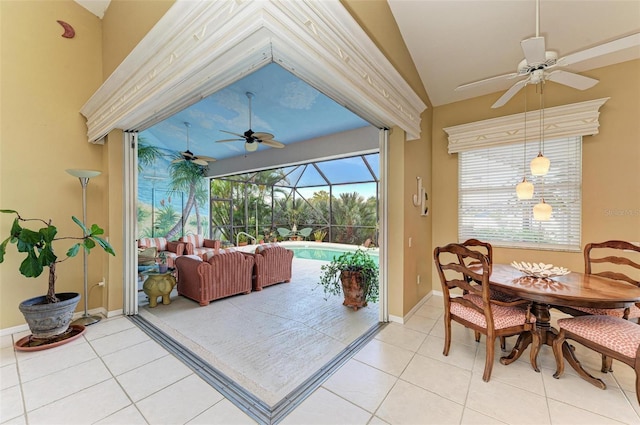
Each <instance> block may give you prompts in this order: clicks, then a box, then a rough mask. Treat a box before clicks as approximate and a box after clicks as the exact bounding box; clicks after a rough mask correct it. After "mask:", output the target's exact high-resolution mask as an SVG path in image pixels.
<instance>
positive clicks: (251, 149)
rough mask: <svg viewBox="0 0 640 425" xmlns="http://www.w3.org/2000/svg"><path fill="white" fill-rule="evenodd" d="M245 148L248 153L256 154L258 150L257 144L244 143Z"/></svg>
mask: <svg viewBox="0 0 640 425" xmlns="http://www.w3.org/2000/svg"><path fill="white" fill-rule="evenodd" d="M244 148H245V150H246V151H247V152H255V151H257V150H258V143H257V142H244Z"/></svg>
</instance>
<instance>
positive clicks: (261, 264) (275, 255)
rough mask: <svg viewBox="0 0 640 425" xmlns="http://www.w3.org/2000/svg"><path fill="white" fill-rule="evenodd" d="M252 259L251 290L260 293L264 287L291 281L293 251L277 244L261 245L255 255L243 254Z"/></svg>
mask: <svg viewBox="0 0 640 425" xmlns="http://www.w3.org/2000/svg"><path fill="white" fill-rule="evenodd" d="M245 255H246V256H249V257H253V259H254V261H255V267H254V272H253V275H254V276H253V290H254V291H261V290H262V288H264V287H265V286H269V285H273V284H276V283H281V282H290V281H291V265H292V263H293V251H291V250H290V249H287V248H285V247H283V246H281V245H278V244H275V243H274V244H271V243H270V244H262V245H260V246H258V247H257V248H256V251H255V253H245Z"/></svg>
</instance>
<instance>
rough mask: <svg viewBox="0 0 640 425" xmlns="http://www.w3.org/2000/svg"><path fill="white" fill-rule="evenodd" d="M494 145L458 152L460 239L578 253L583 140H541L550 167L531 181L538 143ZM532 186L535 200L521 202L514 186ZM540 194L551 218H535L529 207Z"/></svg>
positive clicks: (531, 206) (578, 138)
mask: <svg viewBox="0 0 640 425" xmlns="http://www.w3.org/2000/svg"><path fill="white" fill-rule="evenodd" d="M523 150H524V143H516V144H511V145H505V146H502V145H500V146H493V147H486V148H481V149H474V150H469V151H466V152H460V153H458V161H459V163H458V170H459V175H458V237H459V240H460V241H465V240H467V239H469V238H476V239H480V240H484V241H487V242H491V243H492V244H493V245H496V246H503V247H515V248H535V249H554V250H568V251H580V249H581V247H580V230H581V222H582V220H581V216H582V210H581V207H582V201H581V181H582V137H571V138H564V139H559V140H551V141H545V143H544V155H545V156H546V157H547V158H549V159H550V161H551V168H550V170H549V173H548V174H547V175H546V176H544V177H534V176H532V175H531V172H530V171H529V162H530V161H531V160H532V159H533V158H534V157H535V156H537V154H538V151H539V144H538V143H537V142H528V143H527V152H526V154H524V151H523ZM524 169H526V176H527V180H528V181H530V182H532V183H533V184H534V186H535V190H534V194H533V199H530V200H519V199H518V197H517V196H516V185H517V184H518V183H519V182H521V181H522V177H523V176H524V175H525V173H524ZM543 196H544V199H545V202H546V203H548V204H549V205H551V207H552V208H553V212H552V214H551V220H549V221H536V220H534V219H533V207H534V205H535V204H537V203H538V202H540V199H541V197H543Z"/></svg>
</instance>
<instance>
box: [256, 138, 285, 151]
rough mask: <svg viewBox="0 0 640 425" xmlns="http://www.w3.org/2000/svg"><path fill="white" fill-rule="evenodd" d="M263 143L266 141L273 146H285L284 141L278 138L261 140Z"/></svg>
mask: <svg viewBox="0 0 640 425" xmlns="http://www.w3.org/2000/svg"><path fill="white" fill-rule="evenodd" d="M261 142H262V143H264V144H265V145H267V146H271V147H272V148H278V149H281V148H284V143H281V142H278V141H277V140H273V139H266V140H261Z"/></svg>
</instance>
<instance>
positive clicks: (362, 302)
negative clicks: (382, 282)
mask: <svg viewBox="0 0 640 425" xmlns="http://www.w3.org/2000/svg"><path fill="white" fill-rule="evenodd" d="M320 270H321V274H320V282H319V284H320V285H321V286H322V287H323V288H324V293H325V295H327V294H331V295H338V294H340V291H342V293H343V294H344V302H343V303H342V305H345V306H347V307H352V308H353V309H354V310H358V309H359V308H361V307H366V306H367V303H368V302H377V301H378V295H379V279H378V265H377V264H376V263H375V261H373V258H371V256H370V255H369V253H368V252H366V251H364V250H361V249H358V250H356V251H354V252H345V253H343V254H341V255H339V256H338V257H333V260H332V261H331V262H329V263H328V264H324V265H322V267H320Z"/></svg>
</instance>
